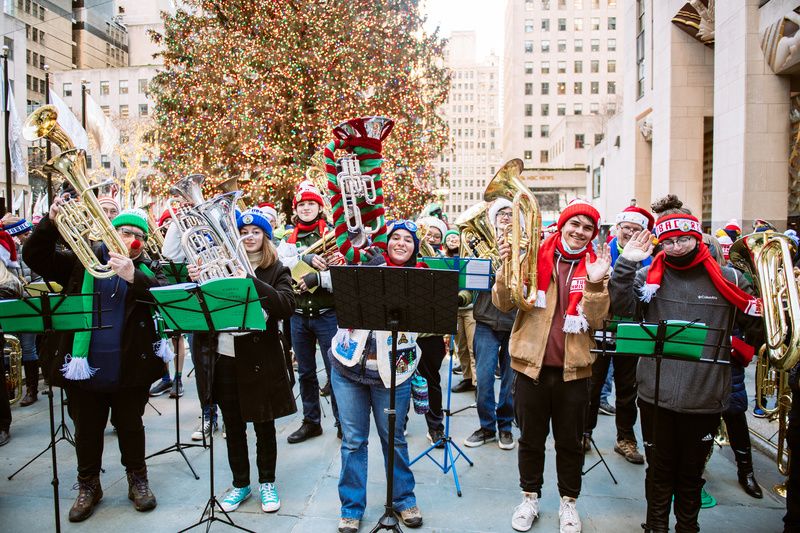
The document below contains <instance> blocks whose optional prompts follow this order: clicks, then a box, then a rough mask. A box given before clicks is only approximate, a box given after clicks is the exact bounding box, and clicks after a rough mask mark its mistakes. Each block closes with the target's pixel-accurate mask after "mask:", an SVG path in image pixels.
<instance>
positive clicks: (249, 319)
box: [150, 278, 267, 331]
mask: <svg viewBox="0 0 800 533" xmlns="http://www.w3.org/2000/svg"><path fill="white" fill-rule="evenodd" d="M150 293H151V294H152V295H153V298H154V299H155V301H156V305H157V306H158V308H159V312H160V314H161V316H162V317H163V319H164V322H165V323H166V326H167V329H168V330H173V331H211V330H212V329H213V330H214V331H225V330H233V331H237V330H260V331H263V330H265V329H267V324H266V322H265V320H264V313H263V312H262V309H261V303H260V302H259V300H258V293H257V292H256V287H255V285H254V284H253V280H252V279H250V278H218V279H213V280H210V281H205V282H203V283H201V284H197V283H179V284H176V285H167V286H165V287H153V288H151V289H150ZM201 297H202V300H203V302H205V306H206V307H207V309H208V311H209V316H210V319H211V324H209V323H208V321H207V319H206V314H205V312H204V307H203V305H202V303H201V299H200V298H201Z"/></svg>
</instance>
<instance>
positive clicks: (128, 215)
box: [111, 208, 150, 235]
mask: <svg viewBox="0 0 800 533" xmlns="http://www.w3.org/2000/svg"><path fill="white" fill-rule="evenodd" d="M111 224H112V225H113V226H114V227H115V228H118V227H120V226H133V227H135V228H139V229H140V230H142V231H143V232H144V234H145V235H147V234H148V233H150V226H149V225H148V223H147V213H145V212H144V211H143V210H141V209H138V208H134V209H125V210H124V211H122V212H121V213H120V214H119V215H117V216H116V217H115V218H114V220H112V221H111Z"/></svg>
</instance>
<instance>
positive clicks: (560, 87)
mask: <svg viewBox="0 0 800 533" xmlns="http://www.w3.org/2000/svg"><path fill="white" fill-rule="evenodd" d="M556 89H557V92H558V94H560V95H563V94H567V84H566V83H565V82H563V81H560V82H558V83H557V84H556Z"/></svg>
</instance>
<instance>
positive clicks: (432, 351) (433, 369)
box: [417, 335, 447, 431]
mask: <svg viewBox="0 0 800 533" xmlns="http://www.w3.org/2000/svg"><path fill="white" fill-rule="evenodd" d="M417 345H418V346H419V349H420V352H422V353H421V354H420V358H419V367H417V368H418V370H417V371H418V372H419V373H420V375H421V376H422V377H424V378H425V379H426V380H427V381H428V405H429V406H430V409H429V410H428V412H427V413H425V422H427V424H428V430H429V431H434V430H439V431H444V424H443V423H442V421H443V420H444V419H443V417H442V382H441V376H440V374H439V369H440V368H441V367H442V360H444V356H445V354H446V353H447V351H446V349H445V348H446V347H445V345H444V337H442V336H441V335H436V336H435V337H421V338H418V339H417Z"/></svg>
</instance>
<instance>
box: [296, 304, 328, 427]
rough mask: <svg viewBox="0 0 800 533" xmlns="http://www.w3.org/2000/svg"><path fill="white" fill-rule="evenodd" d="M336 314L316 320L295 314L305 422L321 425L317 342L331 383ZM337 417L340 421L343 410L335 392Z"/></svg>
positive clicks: (298, 367)
mask: <svg viewBox="0 0 800 533" xmlns="http://www.w3.org/2000/svg"><path fill="white" fill-rule="evenodd" d="M336 328H337V325H336V313H335V312H333V311H328V312H327V313H323V314H321V315H319V316H318V317H315V318H309V317H304V316H303V315H301V314H298V313H295V314H293V315H292V319H291V331H292V349H293V350H294V356H295V359H297V373H298V374H299V376H300V399H301V400H302V401H303V419H305V420H307V421H309V422H312V423H314V424H319V422H320V413H321V411H320V405H319V380H318V379H317V343H319V349H320V350H321V351H322V361H323V363H324V364H325V374H326V375H327V376H328V380H330V376H331V362H330V359H328V349H329V348H330V347H331V339H333V336H334V335H336ZM331 406H332V408H333V417H334V418H335V419H336V421H337V423H338V421H339V410H338V409H337V405H336V398H335V397H334V393H333V392H331Z"/></svg>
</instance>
